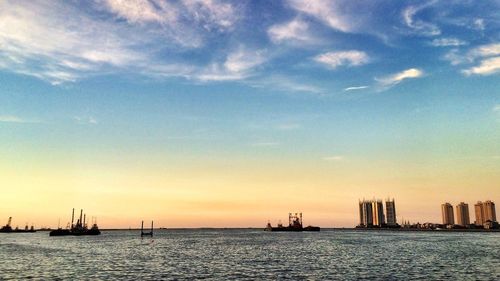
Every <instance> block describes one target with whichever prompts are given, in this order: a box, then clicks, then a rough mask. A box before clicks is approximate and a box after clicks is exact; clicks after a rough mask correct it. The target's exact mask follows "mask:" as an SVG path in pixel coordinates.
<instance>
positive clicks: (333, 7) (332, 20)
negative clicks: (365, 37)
mask: <svg viewBox="0 0 500 281" xmlns="http://www.w3.org/2000/svg"><path fill="white" fill-rule="evenodd" d="M288 3H289V4H290V6H291V7H292V8H293V9H295V10H297V11H300V12H302V13H305V14H308V15H311V16H313V17H316V18H318V19H319V20H321V21H323V22H324V23H326V24H327V25H329V26H330V27H332V28H334V29H337V30H339V31H343V32H350V31H352V30H353V27H352V26H351V21H350V17H348V16H347V15H345V13H342V11H341V9H339V5H337V3H336V2H334V1H322V0H308V1H301V0H290V1H288Z"/></svg>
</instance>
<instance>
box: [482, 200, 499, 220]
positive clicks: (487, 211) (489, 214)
mask: <svg viewBox="0 0 500 281" xmlns="http://www.w3.org/2000/svg"><path fill="white" fill-rule="evenodd" d="M483 212H484V221H485V222H487V221H491V222H494V221H497V214H496V211H495V203H493V202H491V201H490V200H488V201H485V202H483Z"/></svg>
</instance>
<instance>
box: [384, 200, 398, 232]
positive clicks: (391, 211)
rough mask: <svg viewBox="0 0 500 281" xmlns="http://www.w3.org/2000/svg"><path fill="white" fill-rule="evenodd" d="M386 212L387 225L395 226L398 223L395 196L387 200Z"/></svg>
mask: <svg viewBox="0 0 500 281" xmlns="http://www.w3.org/2000/svg"><path fill="white" fill-rule="evenodd" d="M385 212H386V216H387V225H389V226H395V225H397V224H398V223H397V221H396V203H395V202H394V198H393V199H392V200H390V199H387V200H386V201H385Z"/></svg>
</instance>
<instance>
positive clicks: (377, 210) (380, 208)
mask: <svg viewBox="0 0 500 281" xmlns="http://www.w3.org/2000/svg"><path fill="white" fill-rule="evenodd" d="M372 210H373V225H374V226H382V225H384V224H385V216H384V204H383V203H382V200H376V201H375V200H373V201H372Z"/></svg>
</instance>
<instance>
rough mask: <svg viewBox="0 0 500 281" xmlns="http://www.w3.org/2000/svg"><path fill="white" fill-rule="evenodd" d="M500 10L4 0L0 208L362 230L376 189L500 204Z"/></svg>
mask: <svg viewBox="0 0 500 281" xmlns="http://www.w3.org/2000/svg"><path fill="white" fill-rule="evenodd" d="M499 11H500V2H498V1H320V0H308V1H298V0H283V1H264V0H262V1H249V0H247V1H218V0H176V1H173V0H172V1H168V0H165V1H163V0H130V1H118V0H94V1H43V0H40V1H23V0H16V1H9V0H4V1H1V2H0V187H1V195H0V219H5V220H7V218H8V217H9V216H13V217H14V225H19V226H24V224H25V223H26V222H28V223H34V224H35V225H37V226H51V227H54V226H56V225H57V222H58V219H59V218H60V219H61V222H62V224H65V222H66V221H68V220H69V218H70V212H71V208H73V207H75V208H84V209H86V211H87V213H88V216H97V217H98V222H99V224H100V226H101V227H129V226H132V227H137V226H138V225H139V222H140V220H142V219H145V220H148V219H155V221H156V222H157V223H156V225H158V226H164V227H199V226H212V227H221V226H226V227H247V226H256V227H262V226H264V225H265V224H266V223H267V221H268V220H271V222H273V223H275V222H277V221H278V220H279V219H281V220H282V221H285V220H286V218H287V213H288V212H289V211H293V212H295V211H302V212H304V220H305V222H306V223H307V224H313V225H320V226H324V227H333V226H335V227H341V226H346V227H349V226H354V225H355V224H356V223H357V219H358V214H357V211H358V210H357V202H358V199H363V198H367V199H371V198H374V197H376V198H386V197H388V196H390V197H394V198H395V199H396V207H397V212H398V220H401V219H403V218H404V219H405V220H407V219H408V220H410V221H412V222H417V221H419V222H427V221H431V222H439V221H440V204H441V203H444V202H451V203H452V204H457V203H459V202H460V201H465V202H468V203H469V205H472V204H473V203H475V202H476V201H478V200H486V199H490V200H493V201H495V202H497V204H500V76H499V74H500V14H499ZM470 212H471V214H472V215H473V210H472V209H471V210H470ZM472 220H473V219H472ZM0 223H1V221H0Z"/></svg>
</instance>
